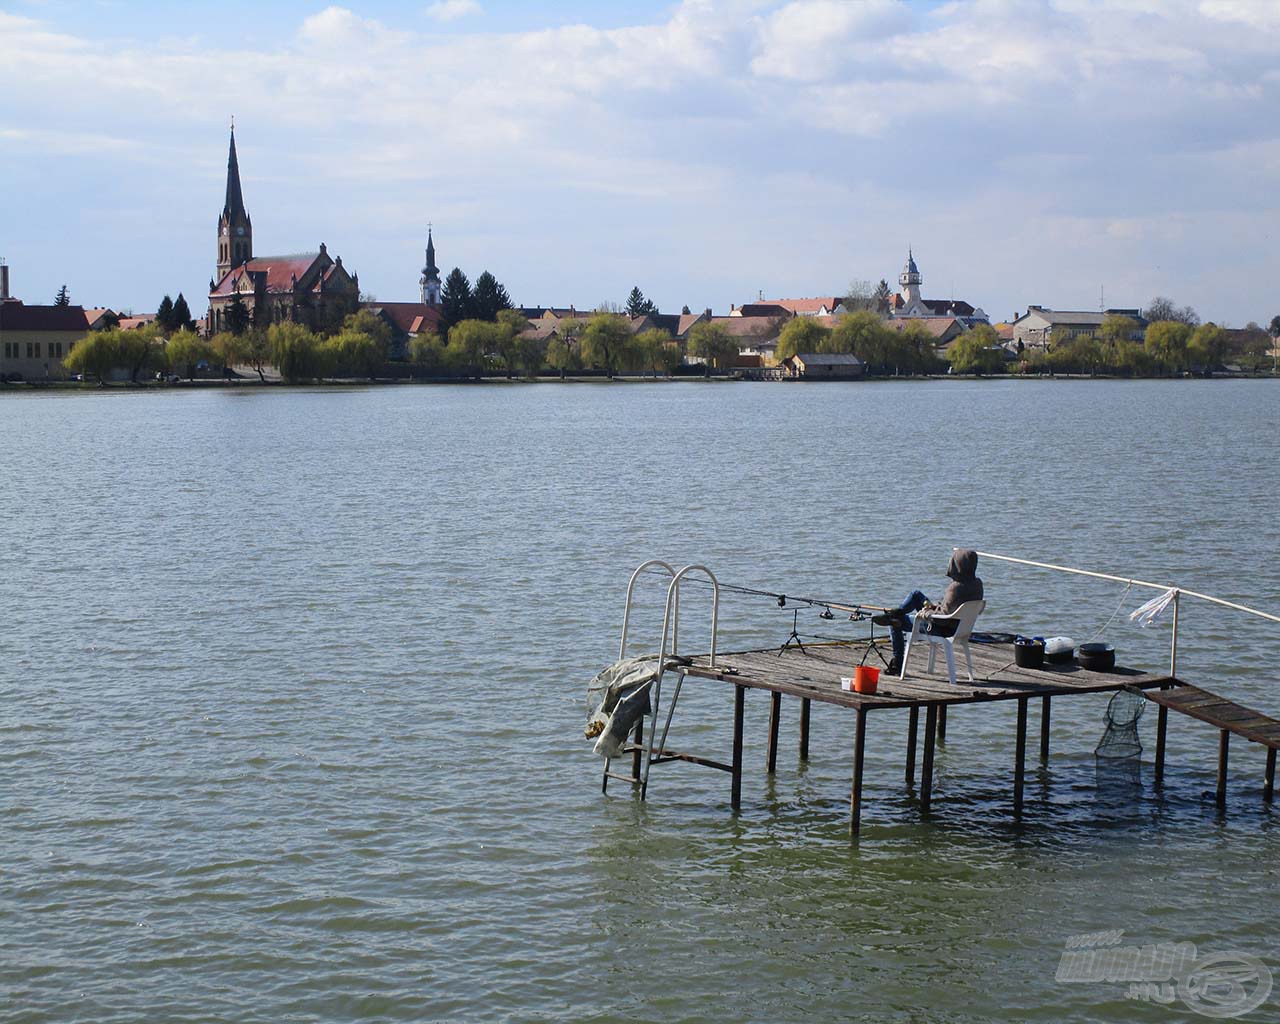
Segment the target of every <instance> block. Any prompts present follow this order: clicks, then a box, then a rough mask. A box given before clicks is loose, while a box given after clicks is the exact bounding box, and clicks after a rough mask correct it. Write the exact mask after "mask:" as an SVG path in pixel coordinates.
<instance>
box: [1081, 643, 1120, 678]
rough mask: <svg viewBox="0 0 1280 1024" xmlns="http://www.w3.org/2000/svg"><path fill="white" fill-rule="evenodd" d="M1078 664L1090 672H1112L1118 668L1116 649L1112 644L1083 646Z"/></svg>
mask: <svg viewBox="0 0 1280 1024" xmlns="http://www.w3.org/2000/svg"><path fill="white" fill-rule="evenodd" d="M1076 662H1077V663H1078V664H1079V666H1080V667H1081V668H1084V669H1088V670H1089V671H1090V672H1110V671H1112V670H1113V669H1114V668H1115V667H1116V649H1115V648H1114V647H1112V646H1111V645H1110V644H1081V645H1080V651H1079V653H1078V654H1077V655H1076Z"/></svg>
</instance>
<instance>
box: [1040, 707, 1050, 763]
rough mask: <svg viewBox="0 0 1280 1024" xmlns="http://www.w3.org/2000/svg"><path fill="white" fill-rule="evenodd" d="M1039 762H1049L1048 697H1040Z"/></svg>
mask: <svg viewBox="0 0 1280 1024" xmlns="http://www.w3.org/2000/svg"><path fill="white" fill-rule="evenodd" d="M1040 763H1041V764H1048V763H1049V698H1048V697H1041V698H1040Z"/></svg>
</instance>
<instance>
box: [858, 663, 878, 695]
mask: <svg viewBox="0 0 1280 1024" xmlns="http://www.w3.org/2000/svg"><path fill="white" fill-rule="evenodd" d="M879 685H880V670H879V669H878V668H876V667H875V666H874V665H859V666H858V667H857V668H855V669H854V670H853V689H854V692H855V693H875V692H876V687H877V686H879Z"/></svg>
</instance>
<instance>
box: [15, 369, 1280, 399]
mask: <svg viewBox="0 0 1280 1024" xmlns="http://www.w3.org/2000/svg"><path fill="white" fill-rule="evenodd" d="M1206 380H1214V381H1241V380H1280V375H1277V374H1274V373H1235V374H1212V375H1210V376H1200V375H1196V376H1190V375H1185V376H1180V377H1121V376H1111V375H1103V374H1094V375H1090V374H1065V373H1058V374H1020V373H1009V374H927V375H919V374H918V375H914V376H902V377H870V378H866V377H863V378H856V377H855V378H847V379H828V380H804V379H796V380H753V379H752V378H750V377H743V376H734V375H716V376H712V377H704V376H702V375H700V374H699V375H693V374H689V375H680V376H674V377H652V376H647V375H645V376H642V375H636V374H616V375H614V376H613V377H611V378H610V377H601V376H580V375H575V376H568V377H564V378H560V377H558V376H539V377H503V376H493V377H481V378H465V377H418V378H415V377H378V378H360V377H343V378H330V379H325V380H312V381H294V382H288V381H284V380H280V379H278V378H277V379H272V380H265V381H263V380H258V379H256V378H255V379H252V380H250V379H248V378H242V379H239V380H225V379H221V378H219V379H208V380H184V381H177V382H165V381H139V382H137V383H132V382H129V381H112V382H110V383H108V384H107V385H105V386H102V385H99V384H95V383H91V382H85V381H71V380H47V381H0V395H4V394H31V393H35V392H40V391H58V392H63V391H71V392H84V393H94V392H97V393H105V392H112V393H116V392H149V391H205V390H211V389H212V390H227V389H231V390H235V389H241V388H254V389H263V390H274V389H296V388H324V387H341V388H350V387H423V386H438V385H469V386H485V385H488V386H493V385H498V386H511V385H525V386H528V385H538V384H564V385H572V384H597V385H610V384H617V385H626V384H810V385H812V384H818V385H823V384H868V385H875V384H889V383H899V384H902V383H922V384H923V383H936V382H939V381H956V382H960V381H963V382H967V383H973V382H975V381H991V382H995V381H1063V382H1071V383H1079V382H1082V381H1094V382H1098V383H1116V382H1122V383H1123V382H1136V381H1164V382H1166V383H1170V384H1176V383H1185V382H1187V381H1206Z"/></svg>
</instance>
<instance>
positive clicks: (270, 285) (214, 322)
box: [209, 125, 438, 334]
mask: <svg viewBox="0 0 1280 1024" xmlns="http://www.w3.org/2000/svg"><path fill="white" fill-rule="evenodd" d="M430 256H431V250H430V249H428V263H430V262H432V260H431V259H430ZM215 270H216V272H215V275H214V277H212V278H211V279H210V281H209V331H210V333H214V334H216V333H217V332H219V331H226V330H237V329H243V327H244V326H246V325H253V326H256V327H265V326H268V325H270V324H273V323H279V322H282V321H286V320H288V321H293V322H296V323H301V324H305V325H306V326H307V327H310V328H311V329H312V330H332V329H333V328H334V327H336V326H338V325H339V324H341V323H342V320H343V319H344V318H345V317H346V316H347V315H348V314H349V313H352V312H354V311H355V310H356V309H358V308H359V306H360V278H359V275H357V274H354V273H351V272H349V271H348V270H347V269H346V268H345V267H344V266H343V265H342V257H341V256H338V257H332V256H330V255H329V251H328V248H327V247H326V246H325V244H324V243H323V242H321V243H320V248H319V250H318V251H316V252H301V253H293V254H291V255H285V256H254V254H253V222H252V221H251V220H250V219H249V212H248V211H247V210H246V209H245V205H244V193H243V191H242V189H241V186H240V161H239V158H238V157H237V155H236V130H235V126H234V125H232V128H231V144H230V149H229V151H228V154H227V191H226V200H225V202H224V203H223V206H222V213H221V214H220V215H219V217H218V261H217V264H216V268H215ZM437 276H438V275H437Z"/></svg>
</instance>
